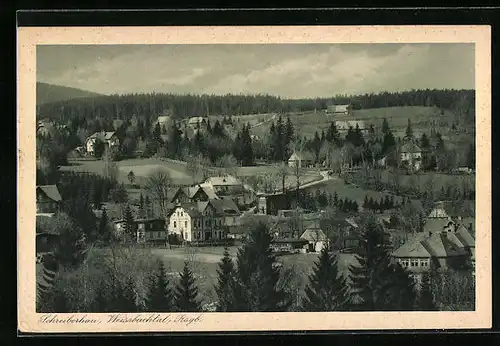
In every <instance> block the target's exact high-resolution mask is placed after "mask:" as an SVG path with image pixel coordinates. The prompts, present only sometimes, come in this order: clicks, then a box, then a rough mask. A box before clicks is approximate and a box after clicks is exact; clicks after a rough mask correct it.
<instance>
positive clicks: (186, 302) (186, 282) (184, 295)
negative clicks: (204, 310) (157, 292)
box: [175, 261, 201, 312]
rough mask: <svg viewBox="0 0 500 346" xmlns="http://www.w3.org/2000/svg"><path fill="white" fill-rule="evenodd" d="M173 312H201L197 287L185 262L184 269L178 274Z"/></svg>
mask: <svg viewBox="0 0 500 346" xmlns="http://www.w3.org/2000/svg"><path fill="white" fill-rule="evenodd" d="M175 310H176V311H178V312H198V311H201V304H200V302H199V301H198V287H197V286H196V281H195V278H194V274H193V272H192V271H191V269H190V268H189V263H188V262H187V261H186V262H184V268H183V270H182V272H181V273H180V280H179V283H178V284H177V287H176V290H175Z"/></svg>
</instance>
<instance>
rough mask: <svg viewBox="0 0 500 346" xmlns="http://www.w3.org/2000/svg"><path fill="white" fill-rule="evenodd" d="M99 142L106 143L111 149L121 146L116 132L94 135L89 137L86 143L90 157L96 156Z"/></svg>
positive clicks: (102, 132) (101, 132) (103, 132)
mask: <svg viewBox="0 0 500 346" xmlns="http://www.w3.org/2000/svg"><path fill="white" fill-rule="evenodd" d="M98 141H99V142H102V143H104V144H105V145H106V146H107V147H108V148H110V149H111V148H115V147H117V146H118V145H119V144H120V141H119V139H118V137H117V136H116V133H115V132H114V131H111V132H106V131H100V132H96V133H94V134H92V135H91V136H90V137H88V138H87V140H86V142H85V149H86V150H87V154H89V155H94V154H95V146H96V143H97V142H98Z"/></svg>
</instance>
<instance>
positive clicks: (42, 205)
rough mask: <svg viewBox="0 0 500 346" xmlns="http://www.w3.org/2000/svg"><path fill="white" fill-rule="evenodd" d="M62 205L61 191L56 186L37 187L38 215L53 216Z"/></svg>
mask: <svg viewBox="0 0 500 346" xmlns="http://www.w3.org/2000/svg"><path fill="white" fill-rule="evenodd" d="M61 203H62V198H61V195H60V193H59V189H58V188H57V186H56V185H39V186H37V187H36V213H37V215H42V214H46V215H47V216H51V215H52V214H54V213H56V212H57V211H58V210H59V208H60V206H61Z"/></svg>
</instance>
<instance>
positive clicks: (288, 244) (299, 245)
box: [269, 238, 309, 253]
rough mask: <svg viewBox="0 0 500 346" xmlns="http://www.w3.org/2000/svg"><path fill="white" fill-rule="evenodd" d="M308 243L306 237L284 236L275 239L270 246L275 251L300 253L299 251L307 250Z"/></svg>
mask: <svg viewBox="0 0 500 346" xmlns="http://www.w3.org/2000/svg"><path fill="white" fill-rule="evenodd" d="M308 244H309V242H308V241H307V240H305V239H297V238H282V239H273V240H272V241H271V245H270V246H269V247H270V249H271V251H273V252H278V253H283V252H288V253H298V252H306V250H307V249H306V248H307V246H308Z"/></svg>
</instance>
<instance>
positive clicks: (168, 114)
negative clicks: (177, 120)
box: [152, 110, 173, 128]
mask: <svg viewBox="0 0 500 346" xmlns="http://www.w3.org/2000/svg"><path fill="white" fill-rule="evenodd" d="M172 115H173V112H172V111H171V110H164V111H163V112H161V113H160V114H158V118H156V121H155V122H154V123H153V124H152V126H153V127H155V126H156V124H159V125H160V127H165V128H167V126H168V123H169V121H170V119H171V118H172Z"/></svg>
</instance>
